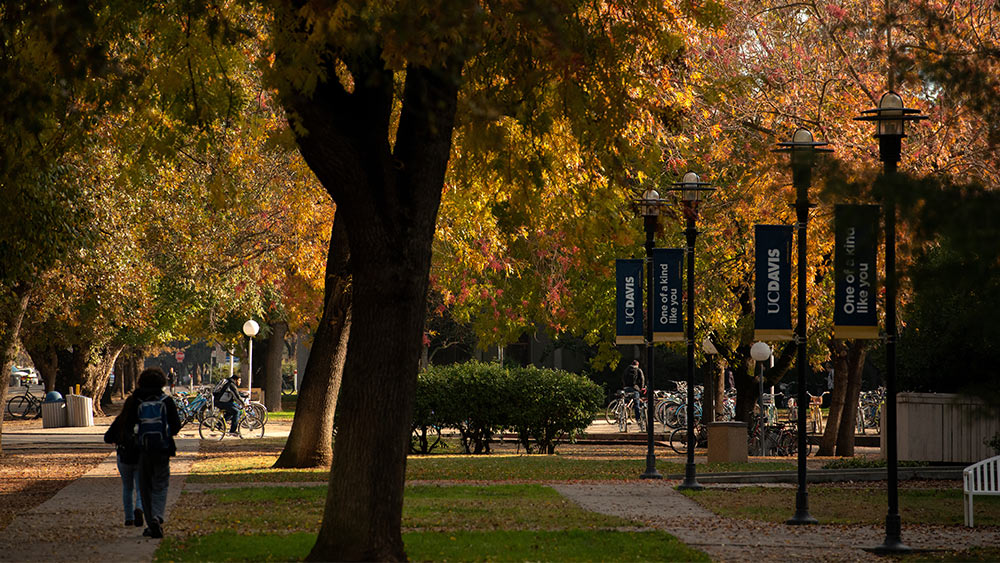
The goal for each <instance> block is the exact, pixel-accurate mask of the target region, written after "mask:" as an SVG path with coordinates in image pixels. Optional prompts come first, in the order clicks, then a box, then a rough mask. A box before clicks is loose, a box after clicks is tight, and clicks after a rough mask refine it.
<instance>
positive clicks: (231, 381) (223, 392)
mask: <svg viewBox="0 0 1000 563" xmlns="http://www.w3.org/2000/svg"><path fill="white" fill-rule="evenodd" d="M239 387H240V374H238V373H234V374H233V375H231V376H229V377H227V378H226V379H223V380H222V383H219V385H218V386H217V387H216V388H215V391H214V392H213V393H212V395H213V397H214V398H215V406H217V407H219V408H220V409H221V410H222V412H223V417H225V418H226V419H227V420H230V423H229V432H230V434H236V426H237V425H238V424H239V421H240V410H242V409H241V408H240V407H239V406H237V401H240V389H239Z"/></svg>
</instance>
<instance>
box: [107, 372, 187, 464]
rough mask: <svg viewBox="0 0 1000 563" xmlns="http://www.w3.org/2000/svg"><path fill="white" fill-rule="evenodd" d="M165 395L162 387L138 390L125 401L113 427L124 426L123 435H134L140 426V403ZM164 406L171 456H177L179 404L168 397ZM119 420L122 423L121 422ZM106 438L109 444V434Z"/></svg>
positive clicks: (179, 419)
mask: <svg viewBox="0 0 1000 563" xmlns="http://www.w3.org/2000/svg"><path fill="white" fill-rule="evenodd" d="M163 394H164V393H163V389H162V388H160V387H155V388H149V387H140V388H138V389H136V390H135V391H133V392H132V394H131V395H129V397H128V398H127V399H125V404H124V405H123V406H122V412H121V414H119V415H118V418H115V420H114V422H112V423H111V425H112V426H114V425H115V423H119V424H121V425H123V428H121V430H120V432H121V433H122V434H124V433H125V432H129V433H132V434H133V435H134V433H135V427H136V425H138V424H139V403H142V402H143V401H148V400H150V399H154V398H156V397H158V396H160V395H163ZM163 404H164V405H165V406H166V407H167V432H168V433H169V434H170V436H169V437H168V439H169V441H170V455H176V454H177V445H176V444H175V443H174V436H176V435H177V433H178V432H180V430H181V418H180V416H178V414H177V404H176V403H174V400H173V399H171V398H170V397H169V396H166V397H165V398H164V400H163ZM119 420H120V421H121V422H119ZM108 433H111V428H108ZM104 436H105V438H104V441H105V442H107V441H108V439H107V436H108V434H105V435H104Z"/></svg>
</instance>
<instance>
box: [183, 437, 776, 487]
mask: <svg viewBox="0 0 1000 563" xmlns="http://www.w3.org/2000/svg"><path fill="white" fill-rule="evenodd" d="M267 439H268V438H265V440H267ZM276 459H278V456H277V455H273V454H272V455H252V456H247V455H232V456H219V457H215V458H212V459H210V460H206V461H202V462H199V463H198V464H196V465H195V467H194V468H193V469H192V474H191V475H190V476H189V477H188V482H189V483H280V482H296V481H299V482H308V481H316V482H318V481H326V480H327V478H328V477H329V471H328V470H326V469H271V465H273V464H274V461H275V460H276ZM656 467H657V469H659V471H660V473H663V474H664V475H670V474H683V473H684V465H683V464H682V463H675V462H667V461H661V460H658V461H657V464H656ZM794 469H795V464H794V463H793V462H784V461H776V462H760V463H714V464H699V465H698V472H699V473H714V472H724V471H782V470H787V471H791V470H794ZM643 470H645V461H644V460H640V459H579V458H573V457H563V456H559V455H530V456H529V455H489V456H469V455H456V456H444V455H431V456H410V458H409V459H408V460H407V462H406V478H407V479H408V480H411V481H412V480H450V481H574V480H579V479H598V480H624V479H636V478H638V476H639V474H640V473H642V471H643Z"/></svg>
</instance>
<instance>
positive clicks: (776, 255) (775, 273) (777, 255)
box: [754, 225, 795, 340]
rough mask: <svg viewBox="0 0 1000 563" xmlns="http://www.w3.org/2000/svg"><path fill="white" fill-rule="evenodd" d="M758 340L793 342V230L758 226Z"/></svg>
mask: <svg viewBox="0 0 1000 563" xmlns="http://www.w3.org/2000/svg"><path fill="white" fill-rule="evenodd" d="M754 240H755V249H754V282H755V283H754V339H755V340H793V339H794V338H795V334H794V333H793V332H792V314H791V309H792V227H791V226H788V225H754Z"/></svg>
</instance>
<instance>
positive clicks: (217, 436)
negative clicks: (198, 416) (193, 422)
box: [198, 416, 229, 441]
mask: <svg viewBox="0 0 1000 563" xmlns="http://www.w3.org/2000/svg"><path fill="white" fill-rule="evenodd" d="M228 428H229V425H228V423H226V420H225V419H224V418H222V417H221V416H206V417H205V418H204V419H203V420H202V421H201V423H200V424H199V425H198V435H199V436H201V439H202V440H217V441H221V440H222V439H223V438H224V437H225V436H226V430H228Z"/></svg>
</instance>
